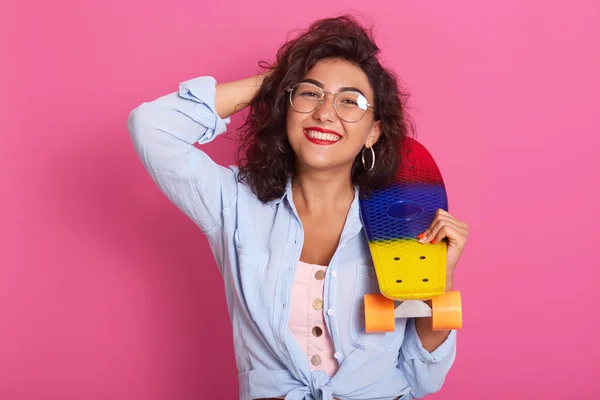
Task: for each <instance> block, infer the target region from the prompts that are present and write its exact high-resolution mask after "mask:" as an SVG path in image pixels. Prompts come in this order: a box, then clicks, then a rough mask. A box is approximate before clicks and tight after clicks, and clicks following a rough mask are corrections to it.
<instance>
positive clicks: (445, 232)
mask: <svg viewBox="0 0 600 400" xmlns="http://www.w3.org/2000/svg"><path fill="white" fill-rule="evenodd" d="M446 238H447V239H448V243H449V245H451V246H456V247H459V248H461V247H463V246H464V245H465V243H466V242H467V238H466V237H465V235H463V234H462V233H460V232H459V231H458V230H456V229H455V228H454V227H453V226H451V225H444V226H443V227H442V228H441V229H440V230H438V231H437V232H436V233H435V236H434V238H433V240H432V241H431V244H436V243H439V242H441V241H442V240H444V239H446Z"/></svg>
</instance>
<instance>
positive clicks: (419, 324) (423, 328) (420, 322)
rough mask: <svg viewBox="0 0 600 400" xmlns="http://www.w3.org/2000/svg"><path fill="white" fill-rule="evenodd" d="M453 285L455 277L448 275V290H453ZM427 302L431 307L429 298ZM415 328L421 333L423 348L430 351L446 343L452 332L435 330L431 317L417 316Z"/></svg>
mask: <svg viewBox="0 0 600 400" xmlns="http://www.w3.org/2000/svg"><path fill="white" fill-rule="evenodd" d="M452 287H453V279H452V277H447V278H446V291H451V290H452ZM426 303H427V305H428V306H429V307H431V300H427V301H426ZM415 328H416V330H417V334H418V335H419V339H421V343H422V344H423V348H424V349H425V350H427V351H429V352H432V351H433V350H435V349H437V348H438V347H439V345H441V344H442V343H444V341H445V340H446V339H447V338H448V335H449V334H450V331H449V330H443V331H434V330H433V324H432V318H431V317H422V318H416V319H415Z"/></svg>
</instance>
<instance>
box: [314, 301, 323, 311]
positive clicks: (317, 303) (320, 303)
mask: <svg viewBox="0 0 600 400" xmlns="http://www.w3.org/2000/svg"><path fill="white" fill-rule="evenodd" d="M312 306H313V308H314V309H315V310H320V309H322V308H323V300H321V299H314V300H313V302H312Z"/></svg>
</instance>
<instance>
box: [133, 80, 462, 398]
mask: <svg viewBox="0 0 600 400" xmlns="http://www.w3.org/2000/svg"><path fill="white" fill-rule="evenodd" d="M215 85H216V80H215V79H214V78H212V77H209V76H205V77H199V78H196V79H192V80H189V81H187V82H184V83H181V84H180V85H179V90H178V91H177V92H174V93H171V94H168V95H166V96H163V97H160V98H158V99H156V100H154V101H151V102H146V103H143V104H141V105H140V106H138V107H137V108H136V109H135V110H133V111H132V112H131V114H130V115H129V119H128V128H129V132H130V134H131V138H132V140H133V144H134V146H135V149H136V151H137V153H138V155H139V157H140V159H141V161H142V163H143V164H144V166H145V168H146V169H147V171H148V172H149V174H150V175H151V176H152V179H153V180H154V182H155V183H156V184H157V185H158V187H159V188H160V190H161V191H162V192H163V193H164V194H165V195H166V196H167V197H168V198H169V199H170V201H172V202H173V204H175V205H176V206H177V207H178V208H179V209H180V210H181V211H183V212H184V213H185V214H186V215H187V216H188V217H189V218H191V219H192V220H193V221H194V222H195V223H196V224H197V225H198V227H199V228H200V229H201V230H202V232H203V233H204V234H205V235H206V237H207V239H208V242H209V244H210V247H211V249H212V252H213V255H214V257H215V260H216V263H217V265H218V267H219V270H220V272H221V274H222V276H223V279H224V286H225V295H226V300H227V305H228V310H229V316H230V318H231V322H232V327H233V334H234V349H235V359H236V364H237V368H238V370H239V375H238V382H239V387H240V399H242V400H250V399H257V398H265V397H267V398H268V397H279V396H286V397H285V398H286V399H288V400H300V399H308V400H311V399H317V400H319V399H322V400H331V399H332V398H334V397H335V398H339V399H341V400H364V399H374V398H378V399H394V398H397V397H399V396H402V399H403V400H410V399H412V398H413V397H417V398H418V397H423V396H425V395H427V394H429V393H433V392H436V391H438V390H439V389H440V388H441V386H442V383H443V382H444V379H445V377H446V374H447V373H448V370H449V369H450V367H451V365H452V363H453V362H454V357H455V354H456V331H452V332H451V333H450V335H449V336H448V338H447V339H446V340H445V341H444V343H442V345H440V346H439V347H438V348H437V349H435V350H434V351H433V352H431V353H430V352H428V351H426V350H425V349H424V348H423V346H422V345H421V341H420V339H419V336H418V335H417V332H416V330H415V325H414V320H413V319H408V320H407V319H397V320H396V330H395V332H391V333H375V334H373V333H370V334H369V333H366V332H365V328H364V316H363V312H364V311H363V296H364V295H365V294H366V293H377V292H378V285H377V279H376V277H375V272H374V269H373V264H372V261H371V257H370V254H369V248H368V245H367V240H366V236H365V233H364V230H363V225H362V222H361V218H360V213H359V207H358V192H356V195H355V198H354V201H353V202H352V206H351V208H350V211H349V214H348V216H347V219H346V223H345V225H344V228H343V231H342V235H341V238H340V242H339V245H338V247H337V250H336V251H335V254H334V255H333V258H332V259H331V263H330V264H329V267H328V268H327V273H326V277H325V280H324V292H323V301H324V308H323V310H324V316H325V323H326V326H327V329H328V330H329V332H330V335H331V338H332V340H333V345H334V348H335V357H336V358H337V360H338V362H339V365H340V367H339V370H338V372H337V373H336V374H335V375H334V376H333V377H332V378H330V377H329V376H328V375H327V374H325V373H324V372H322V371H312V372H311V368H310V364H309V359H308V357H307V355H306V354H305V353H304V352H303V350H302V349H301V348H300V346H299V345H298V343H297V341H296V339H295V337H294V336H293V334H292V333H291V331H290V330H289V329H288V318H289V309H290V294H291V289H292V285H293V282H294V275H295V272H296V266H297V265H298V261H299V259H300V252H301V250H302V244H303V239H304V232H303V229H302V224H301V222H300V219H299V217H298V213H297V212H296V209H295V207H294V202H293V199H292V194H291V185H290V183H288V186H287V189H286V192H285V194H284V195H283V196H282V197H281V198H279V199H276V200H274V201H271V202H268V203H266V204H265V203H262V202H261V201H260V200H259V199H258V198H257V197H256V195H255V194H254V193H253V192H252V191H251V190H250V188H249V187H248V186H247V185H245V184H244V183H240V182H238V181H237V174H238V169H237V167H229V168H227V167H223V166H220V165H218V164H216V163H215V162H214V161H213V160H211V158H210V157H209V156H208V155H207V154H206V153H205V152H203V151H201V150H199V149H198V148H197V147H195V146H194V144H195V143H199V144H200V145H201V144H204V143H207V142H210V141H211V140H213V139H214V138H215V137H217V136H218V135H219V134H221V133H223V132H225V131H226V127H227V124H229V122H230V120H229V118H228V119H222V118H220V117H219V115H218V114H217V113H216V111H215V106H214V104H215V103H214V102H215ZM282 134H283V132H282Z"/></svg>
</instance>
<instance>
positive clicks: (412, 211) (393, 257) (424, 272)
mask: <svg viewBox="0 0 600 400" xmlns="http://www.w3.org/2000/svg"><path fill="white" fill-rule="evenodd" d="M399 156H400V159H401V164H400V168H399V169H398V173H397V175H396V180H395V182H394V183H393V184H392V185H391V186H389V187H388V188H385V189H382V190H378V191H375V192H374V193H372V194H371V196H369V198H367V199H362V200H361V201H360V209H361V217H362V220H363V225H364V227H365V233H366V235H367V239H368V241H369V247H370V250H371V255H372V257H373V262H374V265H375V270H376V273H377V277H378V280H379V287H380V290H381V293H382V294H383V295H384V296H386V297H389V298H394V299H397V300H409V299H428V298H432V297H435V296H437V295H440V294H441V293H443V292H444V290H445V273H446V243H445V242H441V243H439V244H436V245H430V244H426V245H422V244H420V243H418V241H417V239H416V237H417V235H419V234H420V233H422V232H423V231H425V230H426V229H427V228H428V227H429V226H430V225H431V223H432V221H433V219H434V218H435V213H436V211H437V209H439V208H441V209H444V210H446V211H447V210H448V198H447V195H446V188H445V185H444V181H443V179H442V175H441V173H440V171H439V169H438V166H437V164H436V163H435V161H434V159H433V157H432V156H431V154H430V153H429V152H428V151H427V149H425V147H423V145H421V144H420V143H419V142H417V141H416V140H414V139H411V138H408V139H406V141H405V143H404V145H403V147H402V148H401V150H400V152H399Z"/></svg>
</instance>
